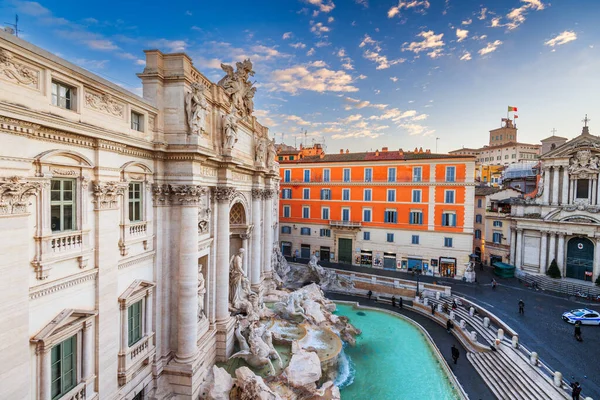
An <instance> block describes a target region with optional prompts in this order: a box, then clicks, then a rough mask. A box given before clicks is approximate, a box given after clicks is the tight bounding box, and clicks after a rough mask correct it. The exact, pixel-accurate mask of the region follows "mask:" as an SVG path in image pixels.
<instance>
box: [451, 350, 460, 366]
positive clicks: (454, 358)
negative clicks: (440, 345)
mask: <svg viewBox="0 0 600 400" xmlns="http://www.w3.org/2000/svg"><path fill="white" fill-rule="evenodd" d="M458 357H460V352H459V351H458V349H457V348H456V346H455V345H452V360H454V364H456V362H457V361H458Z"/></svg>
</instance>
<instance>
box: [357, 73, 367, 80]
mask: <svg viewBox="0 0 600 400" xmlns="http://www.w3.org/2000/svg"><path fill="white" fill-rule="evenodd" d="M358 79H367V76H366V75H363V74H360V75H359V76H358Z"/></svg>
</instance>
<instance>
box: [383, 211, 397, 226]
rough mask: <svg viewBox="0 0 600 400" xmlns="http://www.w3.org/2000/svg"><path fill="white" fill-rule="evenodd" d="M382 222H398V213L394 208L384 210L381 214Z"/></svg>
mask: <svg viewBox="0 0 600 400" xmlns="http://www.w3.org/2000/svg"><path fill="white" fill-rule="evenodd" d="M383 222H387V223H389V224H395V223H397V222H398V215H397V213H396V211H395V210H386V211H385V213H384V214H383Z"/></svg>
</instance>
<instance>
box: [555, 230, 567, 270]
mask: <svg viewBox="0 0 600 400" xmlns="http://www.w3.org/2000/svg"><path fill="white" fill-rule="evenodd" d="M556 258H557V259H556V262H557V263H558V269H560V272H561V274H562V275H563V276H565V271H564V267H565V234H564V233H559V234H558V255H557V257H556Z"/></svg>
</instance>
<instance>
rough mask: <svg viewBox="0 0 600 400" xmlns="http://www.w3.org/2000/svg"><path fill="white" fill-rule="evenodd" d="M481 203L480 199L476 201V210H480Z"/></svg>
mask: <svg viewBox="0 0 600 400" xmlns="http://www.w3.org/2000/svg"><path fill="white" fill-rule="evenodd" d="M481 204H482V201H481V199H477V208H481Z"/></svg>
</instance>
